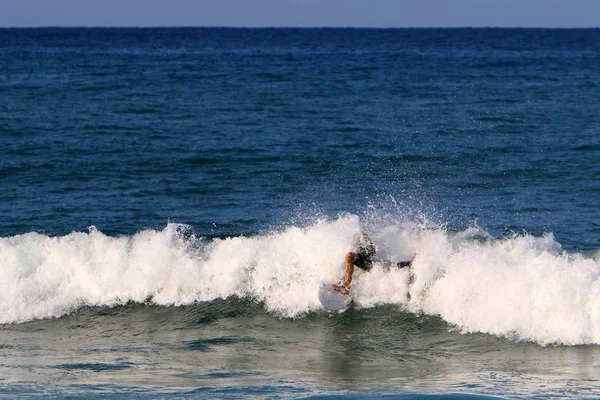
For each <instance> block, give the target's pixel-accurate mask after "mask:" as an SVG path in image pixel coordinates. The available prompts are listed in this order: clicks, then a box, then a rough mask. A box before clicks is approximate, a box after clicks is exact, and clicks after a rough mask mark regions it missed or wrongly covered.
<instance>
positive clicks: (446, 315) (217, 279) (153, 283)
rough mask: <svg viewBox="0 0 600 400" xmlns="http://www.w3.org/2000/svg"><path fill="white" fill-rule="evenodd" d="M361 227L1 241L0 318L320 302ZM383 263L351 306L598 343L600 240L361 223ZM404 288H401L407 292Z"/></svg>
mask: <svg viewBox="0 0 600 400" xmlns="http://www.w3.org/2000/svg"><path fill="white" fill-rule="evenodd" d="M363 228H364V226H363V225H362V224H361V221H360V219H359V217H358V216H356V215H344V216H341V217H339V218H337V219H330V220H318V221H315V222H313V223H312V224H309V225H307V226H303V227H297V226H290V227H287V228H284V229H280V230H278V231H273V232H269V233H264V234H256V235H252V236H238V237H226V238H205V237H202V236H198V235H195V234H194V233H193V232H191V229H190V228H189V227H188V226H186V225H181V224H175V223H169V224H168V225H167V226H166V227H165V228H164V229H163V230H162V231H156V230H144V231H141V232H139V233H137V234H134V235H131V236H118V237H111V236H107V235H105V234H103V233H102V232H101V231H99V230H98V229H96V228H95V227H90V228H89V232H73V233H71V234H68V235H65V236H60V237H51V236H47V235H44V234H40V233H27V234H23V235H16V236H12V237H5V238H1V239H0V265H2V268H1V269H0V282H1V286H2V287H3V290H2V291H1V292H0V322H1V323H4V324H6V323H23V322H27V321H31V320H35V319H43V318H56V317H61V316H64V315H66V314H69V313H72V312H74V311H76V310H78V309H80V308H82V307H86V306H100V307H115V306H119V305H124V304H127V303H129V302H134V303H148V304H155V305H160V306H175V307H178V306H185V305H190V304H194V303H199V302H210V301H213V300H216V299H230V298H243V299H247V300H250V301H252V302H254V303H256V304H258V305H260V306H262V307H264V308H265V309H266V310H267V311H268V312H269V313H271V314H272V316H273V318H304V317H305V316H306V315H308V314H310V313H314V312H325V311H324V310H323V308H322V306H321V305H320V303H319V300H318V297H317V292H318V287H319V285H320V284H321V283H323V282H335V281H337V280H338V279H340V278H341V277H342V275H343V259H344V256H345V254H346V252H348V251H351V250H352V249H353V248H354V245H355V240H356V238H357V236H358V234H359V233H360V232H361V230H362V229H363ZM369 232H370V233H371V237H372V239H373V242H374V243H375V245H376V247H377V249H378V257H379V258H380V259H381V260H405V259H410V258H411V257H412V256H413V255H414V254H417V256H416V258H415V261H414V263H413V269H414V274H415V277H416V279H415V280H414V283H413V284H412V285H410V286H409V283H408V282H409V272H408V271H405V270H399V271H395V270H392V271H386V270H385V268H383V266H382V263H381V261H379V262H377V263H376V267H375V268H374V269H373V270H372V271H371V272H370V273H365V272H362V271H361V272H358V273H357V274H356V277H355V280H354V282H353V293H354V307H355V308H360V309H369V308H373V307H378V306H382V305H393V306H397V307H398V308H401V309H404V310H406V311H409V312H412V313H415V314H426V315H437V316H440V317H441V318H442V319H443V320H445V321H446V322H448V323H449V324H450V327H451V329H452V330H456V331H458V332H461V333H463V334H469V333H474V332H480V333H487V334H492V335H499V336H502V337H506V338H509V339H511V340H517V341H533V342H537V343H539V344H541V345H549V344H564V345H581V344H600V316H599V315H598V313H597V312H596V310H597V309H598V307H599V306H600V266H599V261H600V260H599V254H600V253H599V252H592V253H586V254H582V253H576V252H574V253H571V254H569V253H567V252H566V251H563V249H562V248H561V245H560V244H559V243H557V242H556V241H555V240H554V238H553V235H552V234H546V235H543V236H539V237H536V236H533V235H529V234H514V235H512V236H511V237H506V238H493V237H491V236H490V235H489V234H488V233H486V232H485V230H483V229H482V228H479V227H470V228H468V229H466V230H463V231H451V230H448V229H446V228H445V227H441V226H437V227H435V226H432V224H431V223H429V222H419V223H406V222H404V223H397V224H388V225H386V226H382V227H378V228H377V229H376V228H374V227H372V226H371V227H369ZM409 293H410V296H407V294H409Z"/></svg>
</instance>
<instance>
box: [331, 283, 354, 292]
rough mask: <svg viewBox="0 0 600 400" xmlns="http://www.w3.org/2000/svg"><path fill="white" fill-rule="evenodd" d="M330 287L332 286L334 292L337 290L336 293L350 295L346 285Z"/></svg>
mask: <svg viewBox="0 0 600 400" xmlns="http://www.w3.org/2000/svg"><path fill="white" fill-rule="evenodd" d="M331 286H333V288H334V289H335V290H337V291H338V292H340V293H341V294H350V288H348V287H347V286H346V285H336V284H335V283H334V284H333V285H331Z"/></svg>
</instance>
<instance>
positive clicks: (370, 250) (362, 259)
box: [354, 243, 375, 271]
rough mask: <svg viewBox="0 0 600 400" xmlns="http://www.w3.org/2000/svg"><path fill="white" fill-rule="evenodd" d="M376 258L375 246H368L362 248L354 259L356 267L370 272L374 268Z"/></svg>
mask: <svg viewBox="0 0 600 400" xmlns="http://www.w3.org/2000/svg"><path fill="white" fill-rule="evenodd" d="M374 258H375V246H373V245H372V244H370V243H369V244H367V245H366V246H360V247H359V248H358V252H357V253H356V258H355V259H354V265H355V266H356V267H358V268H360V269H362V270H365V271H370V270H371V268H373V259H374Z"/></svg>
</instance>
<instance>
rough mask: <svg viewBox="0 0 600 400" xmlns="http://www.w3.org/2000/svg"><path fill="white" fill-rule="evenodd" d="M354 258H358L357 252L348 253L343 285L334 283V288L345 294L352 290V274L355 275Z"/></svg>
mask: <svg viewBox="0 0 600 400" xmlns="http://www.w3.org/2000/svg"><path fill="white" fill-rule="evenodd" d="M354 260H356V253H352V252H350V253H348V254H346V270H345V274H344V284H343V285H335V284H334V285H333V288H334V289H335V290H337V291H339V292H342V293H344V294H346V293H348V292H350V284H351V283H352V275H354Z"/></svg>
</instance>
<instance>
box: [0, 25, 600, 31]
mask: <svg viewBox="0 0 600 400" xmlns="http://www.w3.org/2000/svg"><path fill="white" fill-rule="evenodd" d="M0 29H256V30H258V29H306V30H308V29H331V30H336V29H357V30H358V29H365V30H367V29H368V30H394V29H396V30H401V29H540V30H542V29H548V30H550V29H555V30H577V29H580V30H589V29H600V25H599V26H573V27H571V26H500V25H498V26H493V25H486V26H316V25H315V26H283V25H282V26H276V25H264V26H233V25H119V26H116V25H115V26H113V25H39V26H0Z"/></svg>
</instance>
